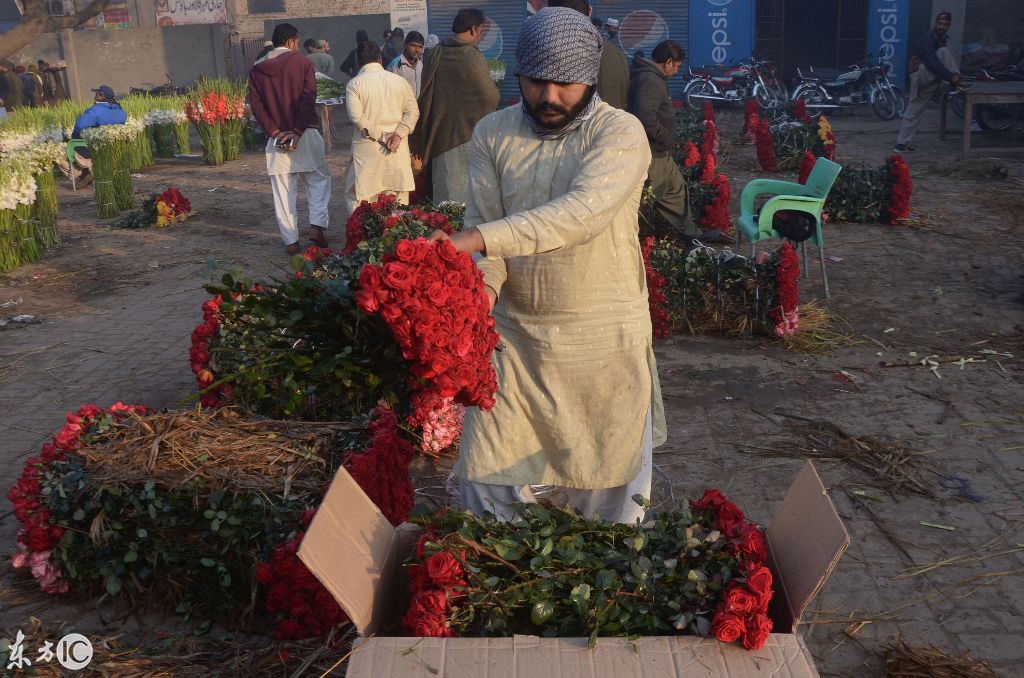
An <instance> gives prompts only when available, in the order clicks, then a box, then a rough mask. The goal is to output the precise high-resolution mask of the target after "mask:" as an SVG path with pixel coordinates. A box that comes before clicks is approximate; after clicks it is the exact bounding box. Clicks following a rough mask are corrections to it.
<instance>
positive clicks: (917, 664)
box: [882, 639, 999, 678]
mask: <svg viewBox="0 0 1024 678" xmlns="http://www.w3.org/2000/svg"><path fill="white" fill-rule="evenodd" d="M882 656H883V657H884V658H885V675H886V678H999V674H998V673H996V672H995V671H994V670H992V667H991V666H989V665H988V664H987V663H985V662H983V661H980V660H978V659H974V658H973V657H971V653H970V652H964V653H963V654H962V655H960V656H959V657H956V656H954V655H951V654H947V653H945V652H943V651H942V650H940V649H938V648H937V647H934V646H931V645H907V644H906V643H904V642H903V640H901V639H897V640H896V641H895V642H893V643H890V644H888V645H885V646H883V647H882Z"/></svg>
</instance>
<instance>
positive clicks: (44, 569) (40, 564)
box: [7, 402, 148, 593]
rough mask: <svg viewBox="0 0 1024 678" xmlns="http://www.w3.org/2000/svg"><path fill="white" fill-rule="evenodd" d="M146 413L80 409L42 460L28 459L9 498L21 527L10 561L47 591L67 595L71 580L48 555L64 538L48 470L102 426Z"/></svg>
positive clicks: (130, 408)
mask: <svg viewBox="0 0 1024 678" xmlns="http://www.w3.org/2000/svg"><path fill="white" fill-rule="evenodd" d="M147 411H148V410H147V408H146V407H145V406H143V405H125V404H124V403H120V402H118V403H114V404H113V405H111V406H110V407H108V408H107V409H105V410H104V409H102V408H100V407H97V406H96V405H82V406H81V407H80V408H78V411H77V412H68V414H67V417H66V423H65V424H64V426H63V428H61V430H60V431H59V432H58V433H57V435H55V436H53V438H52V439H51V440H50V442H48V443H44V444H43V449H42V453H41V454H40V456H39V457H29V458H28V459H27V460H26V461H25V468H24V469H22V472H21V477H20V478H19V479H18V482H17V483H15V484H14V486H13V487H12V488H11V489H10V490H9V491H8V492H7V499H8V500H10V502H11V503H12V504H13V505H14V517H15V518H16V519H17V520H18V522H20V523H21V528H20V529H19V530H18V536H17V541H18V545H19V551H18V552H17V553H15V554H14V556H13V558H12V559H11V562H12V564H13V565H14V567H15V568H20V567H26V566H28V567H30V569H31V571H32V576H33V577H35V579H36V581H37V582H39V587H40V588H41V589H42V590H43V591H44V592H46V593H66V592H67V590H68V582H67V581H66V580H65V578H64V573H63V572H62V571H61V569H60V567H59V566H58V565H57V564H55V563H53V562H52V559H51V554H50V551H51V549H53V547H54V546H56V545H57V542H58V541H60V539H61V537H63V536H64V527H62V526H61V525H59V524H57V521H56V520H54V519H53V516H52V515H51V512H50V508H49V495H50V493H49V492H47V493H44V491H43V486H42V483H41V480H42V479H43V478H45V477H46V476H47V474H48V473H49V472H50V466H51V465H52V464H53V463H54V462H56V461H63V460H65V459H67V457H68V455H69V454H70V453H72V452H74V451H75V450H77V449H78V448H79V447H80V446H81V444H82V437H83V436H86V435H88V434H89V433H90V432H92V431H93V430H95V429H97V428H99V427H101V426H109V425H110V424H111V423H113V422H118V421H121V420H122V419H124V418H125V417H127V416H128V415H129V414H131V413H132V412H138V413H140V414H142V413H145V412H147Z"/></svg>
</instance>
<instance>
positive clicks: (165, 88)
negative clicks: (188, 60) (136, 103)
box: [128, 73, 188, 97]
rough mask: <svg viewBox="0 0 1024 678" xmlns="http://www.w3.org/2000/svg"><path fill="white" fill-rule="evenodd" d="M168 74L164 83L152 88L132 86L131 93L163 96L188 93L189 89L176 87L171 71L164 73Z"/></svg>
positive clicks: (129, 91)
mask: <svg viewBox="0 0 1024 678" xmlns="http://www.w3.org/2000/svg"><path fill="white" fill-rule="evenodd" d="M164 75H165V76H167V82H165V83H164V84H162V85H157V86H156V87H153V88H152V89H146V88H144V87H131V88H129V89H128V93H129V94H148V95H149V96H153V97H162V96H174V95H177V96H182V95H184V94H188V89H187V88H185V87H175V86H174V82H173V81H172V80H171V75H170V73H164Z"/></svg>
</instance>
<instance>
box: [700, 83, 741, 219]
mask: <svg viewBox="0 0 1024 678" xmlns="http://www.w3.org/2000/svg"><path fill="white" fill-rule="evenodd" d="M718 143H719V135H718V128H717V127H716V126H715V109H714V108H713V107H712V106H711V102H705V104H704V136H703V138H702V140H701V147H700V154H701V161H702V162H703V163H704V164H703V166H702V167H701V173H700V178H699V181H700V183H701V184H703V185H704V186H706V187H707V188H708V189H709V190H712V191H714V196H715V197H714V199H713V200H711V201H710V202H708V203H705V204H704V205H703V206H702V210H701V211H702V212H703V214H701V215H700V216H699V217H698V218H697V223H698V224H700V225H701V226H702V227H703V228H706V229H718V230H720V231H722V232H723V233H728V232H729V231H730V230H731V229H732V219H730V218H729V199H730V198H731V194H730V190H729V179H728V177H726V176H725V175H724V174H717V173H716V172H715V167H716V164H717V163H716V160H715V159H716V158H717V156H718Z"/></svg>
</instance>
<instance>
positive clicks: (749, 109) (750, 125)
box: [743, 99, 761, 140]
mask: <svg viewBox="0 0 1024 678" xmlns="http://www.w3.org/2000/svg"><path fill="white" fill-rule="evenodd" d="M760 115H761V104H759V103H758V102H757V99H747V103H746V104H745V105H744V107H743V136H745V137H750V138H751V140H753V136H754V122H755V121H756V120H757V119H758V117H760Z"/></svg>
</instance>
